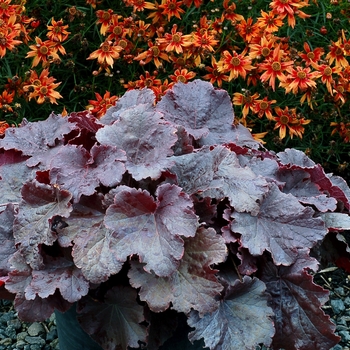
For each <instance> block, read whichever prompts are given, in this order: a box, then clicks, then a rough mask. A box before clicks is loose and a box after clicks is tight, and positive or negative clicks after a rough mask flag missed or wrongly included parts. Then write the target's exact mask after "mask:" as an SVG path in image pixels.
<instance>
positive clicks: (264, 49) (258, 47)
mask: <svg viewBox="0 0 350 350" xmlns="http://www.w3.org/2000/svg"><path fill="white" fill-rule="evenodd" d="M274 47H275V37H274V36H271V38H270V39H268V38H267V37H266V36H265V35H264V36H262V37H261V39H260V43H259V44H251V45H249V57H250V58H252V59H254V58H268V57H271V56H272V54H273V49H274Z"/></svg>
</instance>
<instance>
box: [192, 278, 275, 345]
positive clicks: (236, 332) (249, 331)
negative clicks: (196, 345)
mask: <svg viewBox="0 0 350 350" xmlns="http://www.w3.org/2000/svg"><path fill="white" fill-rule="evenodd" d="M267 303H268V295H267V293H266V292H265V284H264V283H263V282H262V281H260V280H259V279H257V278H253V279H252V278H250V277H248V276H244V278H243V281H242V282H240V281H239V280H236V281H235V283H234V284H233V285H232V286H230V287H228V289H227V291H226V293H225V297H224V300H222V301H221V303H220V306H219V308H218V309H217V310H216V311H215V312H213V313H211V314H206V315H205V316H204V317H202V318H201V317H200V316H199V314H198V312H197V311H192V312H191V314H190V316H189V318H188V324H189V326H191V327H194V328H195V330H194V331H193V332H191V333H190V334H189V339H190V341H192V342H193V341H194V340H199V339H201V338H204V342H205V345H206V346H207V347H209V348H210V349H211V350H221V349H246V350H251V349H255V347H256V346H257V345H258V344H264V345H266V346H269V345H270V344H271V340H272V339H271V338H272V336H273V335H274V326H273V323H272V320H271V317H272V316H273V311H272V309H271V308H270V307H269V306H268V305H267Z"/></svg>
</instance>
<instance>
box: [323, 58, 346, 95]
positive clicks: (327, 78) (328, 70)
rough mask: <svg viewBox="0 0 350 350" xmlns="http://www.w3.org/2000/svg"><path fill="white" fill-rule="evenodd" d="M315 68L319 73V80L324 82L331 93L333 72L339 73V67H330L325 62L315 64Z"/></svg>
mask: <svg viewBox="0 0 350 350" xmlns="http://www.w3.org/2000/svg"><path fill="white" fill-rule="evenodd" d="M317 70H318V71H319V73H320V77H321V81H322V83H323V84H326V87H327V90H328V92H329V93H330V94H331V95H333V86H334V84H335V82H334V79H333V76H332V75H333V74H339V73H340V71H341V67H333V68H332V67H330V66H328V65H326V64H321V65H319V66H317Z"/></svg>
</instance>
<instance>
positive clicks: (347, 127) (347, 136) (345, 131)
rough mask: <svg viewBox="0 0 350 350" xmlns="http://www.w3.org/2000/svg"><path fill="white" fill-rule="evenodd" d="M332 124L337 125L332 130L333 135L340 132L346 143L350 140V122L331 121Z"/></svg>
mask: <svg viewBox="0 0 350 350" xmlns="http://www.w3.org/2000/svg"><path fill="white" fill-rule="evenodd" d="M330 126H335V128H334V129H333V130H332V133H331V135H334V134H335V133H339V135H340V137H341V138H342V139H343V141H344V142H345V143H348V142H350V123H344V122H340V123H337V122H331V124H330Z"/></svg>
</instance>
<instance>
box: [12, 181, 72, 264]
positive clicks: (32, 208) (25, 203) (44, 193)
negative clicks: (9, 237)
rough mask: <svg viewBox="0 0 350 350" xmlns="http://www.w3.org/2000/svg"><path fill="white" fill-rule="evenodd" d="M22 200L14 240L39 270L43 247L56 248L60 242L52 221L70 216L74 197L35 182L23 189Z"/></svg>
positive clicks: (64, 191)
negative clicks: (55, 242) (41, 248)
mask: <svg viewBox="0 0 350 350" xmlns="http://www.w3.org/2000/svg"><path fill="white" fill-rule="evenodd" d="M22 197H23V200H22V201H21V202H20V204H19V210H18V214H17V215H16V219H15V221H14V226H13V232H14V237H15V240H16V244H18V245H19V249H20V251H21V253H22V254H23V255H24V256H25V259H26V262H27V263H28V264H29V265H31V266H32V267H33V268H39V267H40V266H41V264H42V257H41V255H40V254H39V245H40V244H46V245H52V244H53V242H54V241H55V240H56V234H55V232H53V231H52V230H51V221H52V218H53V217H55V216H56V215H59V216H62V217H68V216H69V213H70V212H71V210H72V208H71V204H70V200H71V198H72V195H71V194H70V193H69V192H68V191H66V190H61V189H60V188H59V187H57V186H50V185H46V184H42V183H39V182H37V181H35V180H33V181H31V182H27V183H25V184H24V185H23V187H22Z"/></svg>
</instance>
